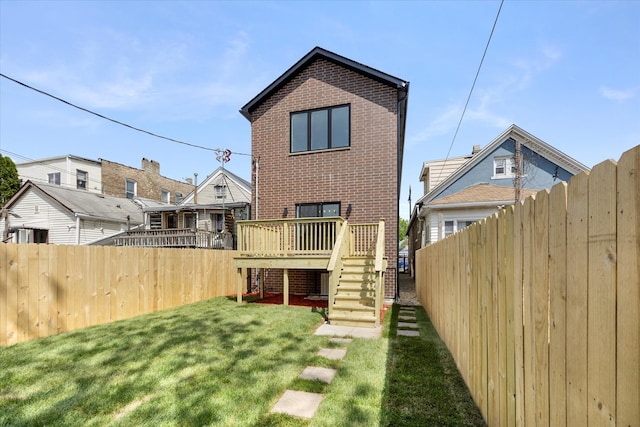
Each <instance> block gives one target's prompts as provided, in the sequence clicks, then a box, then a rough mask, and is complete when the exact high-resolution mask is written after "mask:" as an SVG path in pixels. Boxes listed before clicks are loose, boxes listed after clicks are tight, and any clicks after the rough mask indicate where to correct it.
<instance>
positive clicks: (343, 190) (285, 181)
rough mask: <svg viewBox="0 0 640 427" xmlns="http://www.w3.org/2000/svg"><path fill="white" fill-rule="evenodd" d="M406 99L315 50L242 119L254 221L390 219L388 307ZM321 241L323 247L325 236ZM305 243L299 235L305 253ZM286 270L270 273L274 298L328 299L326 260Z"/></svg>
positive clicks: (368, 73) (373, 76)
mask: <svg viewBox="0 0 640 427" xmlns="http://www.w3.org/2000/svg"><path fill="white" fill-rule="evenodd" d="M408 91H409V83H408V82H407V81H404V80H402V79H399V78H397V77H394V76H391V75H389V74H386V73H383V72H381V71H378V70H376V69H373V68H371V67H368V66H366V65H363V64H360V63H358V62H355V61H353V60H351V59H348V58H345V57H343V56H340V55H337V54H335V53H332V52H329V51H327V50H325V49H322V48H319V47H316V48H314V49H313V50H311V51H310V52H309V53H308V54H306V55H305V56H304V57H303V58H302V59H300V60H299V61H298V62H296V63H295V64H294V65H293V66H292V67H291V68H289V69H288V70H287V71H286V72H285V73H284V74H282V75H281V76H280V77H278V78H277V79H276V80H275V81H274V82H273V83H271V84H270V85H269V86H267V87H266V88H265V89H264V90H263V91H262V92H260V93H259V94H258V95H256V97H254V98H253V99H252V100H251V101H249V102H248V103H247V104H246V105H245V106H243V107H242V109H241V110H240V112H241V113H242V114H243V115H244V116H245V117H246V118H247V120H249V121H250V122H251V135H252V141H251V143H252V156H253V159H254V174H253V176H252V191H253V197H254V199H256V200H257V205H256V206H253V207H252V219H253V220H256V219H259V220H262V221H267V220H270V219H273V220H275V219H279V218H280V219H283V218H285V219H286V220H297V219H309V218H322V217H332V218H335V217H342V218H344V219H347V220H348V223H349V224H350V225H351V224H354V225H355V224H363V223H375V224H376V225H377V224H378V222H379V220H380V219H381V218H383V219H385V220H386V225H385V242H386V243H385V245H386V246H385V248H384V256H385V257H387V259H389V260H392V261H391V262H389V263H388V268H387V270H386V274H385V278H386V286H385V292H384V296H385V297H386V298H388V299H393V298H395V297H396V295H397V287H396V284H397V263H396V259H397V255H398V239H397V230H398V215H399V207H398V206H399V204H398V200H399V189H400V177H401V174H402V157H403V150H404V136H405V135H404V132H405V122H406V111H407V100H408ZM302 223H304V221H300V224H302ZM256 224H259V222H256ZM338 226H339V225H338ZM300 227H302V225H300V226H299V228H298V230H300ZM328 230H329V231H325V233H326V234H325V237H326V236H331V238H332V237H333V235H332V234H331V233H332V230H334V229H333V228H329V229H328ZM278 233H279V232H278ZM316 233H317V237H318V240H322V237H323V236H322V233H323V232H316ZM276 235H278V234H277V233H275V232H274V236H276ZM305 236H307V235H305V234H303V233H302V232H301V231H298V232H297V234H296V237H298V238H299V240H298V242H297V243H299V244H301V242H302V240H301V239H302V238H303V237H305ZM305 238H306V237H305ZM305 242H306V240H305ZM333 243H334V242H333V240H331V241H330V242H329V244H330V246H331V245H333ZM309 250H310V251H311V250H312V249H309ZM280 261H281V262H280V263H278V262H277V261H273V263H272V264H271V265H270V267H269V268H268V270H267V271H266V272H265V274H266V277H265V278H264V280H265V285H266V286H267V288H269V289H275V290H280V291H281V290H282V289H283V283H286V286H288V289H290V290H291V292H292V293H296V294H314V293H325V294H326V290H325V291H324V292H323V290H322V284H323V280H324V279H323V276H324V275H325V274H326V272H327V270H326V266H327V262H326V260H324V261H323V262H324V264H322V263H321V262H316V261H317V260H313V261H311V260H307V261H308V262H307V264H304V263H302V261H301V263H302V264H300V263H299V264H297V266H298V267H297V268H292V266H293V259H291V260H290V261H291V264H289V265H287V264H286V262H285V260H280ZM243 262H244V261H243ZM259 262H261V261H258V258H256V259H255V263H253V264H252V261H251V260H246V263H244V264H243V265H246V266H248V267H249V268H253V266H255V265H257V264H258V263H259ZM300 265H308V266H310V267H309V268H300ZM323 265H324V267H323ZM283 269H284V270H285V273H286V274H285V275H284V276H283V274H282V271H283ZM289 269H291V270H292V271H290V272H289V271H288V270H289ZM276 271H279V272H280V273H276ZM284 281H286V282H284ZM285 289H287V288H286V287H285ZM285 294H286V292H285ZM285 297H286V295H285ZM330 310H331V308H330Z"/></svg>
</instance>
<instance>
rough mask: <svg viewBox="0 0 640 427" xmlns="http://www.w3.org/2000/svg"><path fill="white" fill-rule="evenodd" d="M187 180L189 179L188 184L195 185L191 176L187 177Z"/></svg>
mask: <svg viewBox="0 0 640 427" xmlns="http://www.w3.org/2000/svg"><path fill="white" fill-rule="evenodd" d="M185 180H186V181H187V184H189V185H193V180H192V179H191V178H185Z"/></svg>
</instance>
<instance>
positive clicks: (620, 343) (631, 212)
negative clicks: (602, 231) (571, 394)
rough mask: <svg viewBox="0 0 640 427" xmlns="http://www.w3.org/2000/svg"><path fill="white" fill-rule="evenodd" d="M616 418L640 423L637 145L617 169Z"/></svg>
mask: <svg viewBox="0 0 640 427" xmlns="http://www.w3.org/2000/svg"><path fill="white" fill-rule="evenodd" d="M617 188H618V191H617V193H618V199H617V204H618V208H617V225H618V226H617V230H618V231H617V243H618V250H617V257H618V258H617V261H618V262H617V277H618V283H617V284H618V312H617V319H616V324H617V331H616V334H617V336H616V347H617V351H616V355H617V361H616V369H617V372H616V385H617V389H616V398H617V402H616V411H617V414H616V420H617V422H618V425H620V426H633V425H635V426H636V427H637V426H638V425H640V372H639V371H640V370H639V369H638V366H640V244H639V243H638V242H640V208H639V207H640V191H638V189H639V188H640V147H636V148H635V149H633V150H629V151H627V152H626V153H624V154H623V155H622V157H621V158H620V161H619V162H618V171H617Z"/></svg>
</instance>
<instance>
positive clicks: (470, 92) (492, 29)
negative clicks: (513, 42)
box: [438, 0, 504, 179]
mask: <svg viewBox="0 0 640 427" xmlns="http://www.w3.org/2000/svg"><path fill="white" fill-rule="evenodd" d="M503 4H504V0H501V1H500V7H499V8H498V13H497V14H496V19H495V20H494V21H493V27H492V28H491V33H490V34H489V40H487V45H486V46H485V48H484V52H483V53H482V59H481V60H480V65H478V71H476V76H475V77H474V79H473V84H472V85H471V90H469V96H467V102H466V103H465V104H464V109H463V110H462V115H461V116H460V120H459V121H458V126H457V127H456V132H455V133H454V134H453V139H452V140H451V144H450V145H449V151H447V156H446V157H445V158H444V162H443V163H442V167H441V168H440V173H439V174H438V179H440V177H441V176H442V171H443V170H444V167H445V165H446V164H447V160H448V159H449V155H450V154H451V149H452V148H453V144H454V142H455V141H456V137H457V136H458V131H459V130H460V125H462V119H463V118H464V114H465V113H466V112H467V107H468V106H469V101H470V100H471V94H472V93H473V89H474V88H475V87H476V82H477V81H478V76H479V75H480V70H481V69H482V64H483V63H484V58H485V56H487V51H488V50H489V45H490V44H491V38H492V37H493V32H494V30H495V29H496V24H497V23H498V17H499V16H500V11H501V10H502V5H503Z"/></svg>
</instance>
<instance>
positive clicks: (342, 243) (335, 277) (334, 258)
mask: <svg viewBox="0 0 640 427" xmlns="http://www.w3.org/2000/svg"><path fill="white" fill-rule="evenodd" d="M348 229H349V224H348V221H345V222H344V223H343V224H342V227H341V228H340V231H339V232H338V236H337V237H336V242H335V244H334V246H333V250H332V251H331V257H330V258H329V263H328V264H327V271H328V272H329V300H328V309H329V312H328V313H327V315H328V316H329V318H331V314H332V311H333V304H334V303H335V300H336V293H337V292H338V282H339V281H340V272H341V271H342V259H343V257H344V254H348V253H349V251H350V249H349V238H348V236H349V234H348V233H347V230H348Z"/></svg>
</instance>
